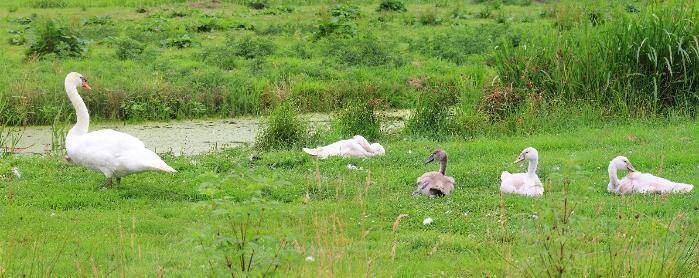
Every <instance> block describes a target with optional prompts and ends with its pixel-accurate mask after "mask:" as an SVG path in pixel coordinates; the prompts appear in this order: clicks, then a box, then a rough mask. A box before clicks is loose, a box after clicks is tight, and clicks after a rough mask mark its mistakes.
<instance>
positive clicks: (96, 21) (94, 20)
mask: <svg viewBox="0 0 699 278" xmlns="http://www.w3.org/2000/svg"><path fill="white" fill-rule="evenodd" d="M111 23H112V17H111V16H92V17H89V18H86V19H82V20H80V25H82V26H87V25H107V24H111Z"/></svg>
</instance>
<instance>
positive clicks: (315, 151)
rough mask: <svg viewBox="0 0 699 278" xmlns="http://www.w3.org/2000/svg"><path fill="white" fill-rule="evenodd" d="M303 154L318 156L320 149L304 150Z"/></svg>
mask: <svg viewBox="0 0 699 278" xmlns="http://www.w3.org/2000/svg"><path fill="white" fill-rule="evenodd" d="M303 152H305V153H307V154H310V155H312V156H318V149H309V148H303Z"/></svg>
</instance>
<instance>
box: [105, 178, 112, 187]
mask: <svg viewBox="0 0 699 278" xmlns="http://www.w3.org/2000/svg"><path fill="white" fill-rule="evenodd" d="M104 187H106V188H107V189H111V188H112V177H108V178H107V180H105V181H104Z"/></svg>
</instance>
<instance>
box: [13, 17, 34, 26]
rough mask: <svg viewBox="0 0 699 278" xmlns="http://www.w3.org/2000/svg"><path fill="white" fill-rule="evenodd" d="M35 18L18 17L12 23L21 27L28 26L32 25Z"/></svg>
mask: <svg viewBox="0 0 699 278" xmlns="http://www.w3.org/2000/svg"><path fill="white" fill-rule="evenodd" d="M35 18H36V16H31V17H28V16H20V17H18V18H16V19H15V20H14V22H16V23H19V24H22V25H28V24H30V23H32V22H33V21H34V19H35Z"/></svg>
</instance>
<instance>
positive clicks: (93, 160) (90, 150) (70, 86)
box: [65, 72, 176, 188]
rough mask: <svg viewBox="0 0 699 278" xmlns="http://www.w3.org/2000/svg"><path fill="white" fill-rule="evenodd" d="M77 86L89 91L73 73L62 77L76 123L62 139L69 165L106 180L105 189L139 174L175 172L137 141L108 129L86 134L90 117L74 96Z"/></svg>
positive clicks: (81, 77)
mask: <svg viewBox="0 0 699 278" xmlns="http://www.w3.org/2000/svg"><path fill="white" fill-rule="evenodd" d="M78 86H82V87H83V88H85V89H88V90H90V89H91V88H90V85H89V84H88V82H87V79H86V78H85V77H83V76H82V75H81V74H79V73H77V72H71V73H69V74H68V75H67V76H66V80H65V88H66V93H68V98H69V99H70V102H71V103H72V104H73V107H74V108H75V114H76V116H77V118H78V119H77V122H76V123H75V126H73V128H71V129H70V131H69V132H68V136H66V152H67V153H68V157H67V159H66V160H69V161H70V162H72V163H76V164H80V165H82V166H85V167H87V168H90V169H93V170H96V171H99V172H102V174H104V176H105V177H106V178H107V179H106V181H105V186H106V187H108V188H111V187H112V178H113V177H115V178H116V182H117V184H119V183H120V182H121V177H123V176H126V175H130V174H134V173H138V172H143V171H162V172H176V171H175V169H173V168H172V167H170V166H168V165H167V164H166V163H165V162H164V161H163V160H162V159H160V157H159V156H158V155H157V154H155V153H154V152H152V151H151V150H149V149H146V147H145V145H144V144H143V142H141V140H138V138H136V137H133V136H131V135H128V134H126V133H121V132H118V131H114V130H111V129H103V130H98V131H93V132H89V133H88V128H89V126H90V115H89V114H88V113H87V107H86V106H85V102H83V99H82V98H81V97H80V95H79V94H78Z"/></svg>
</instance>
